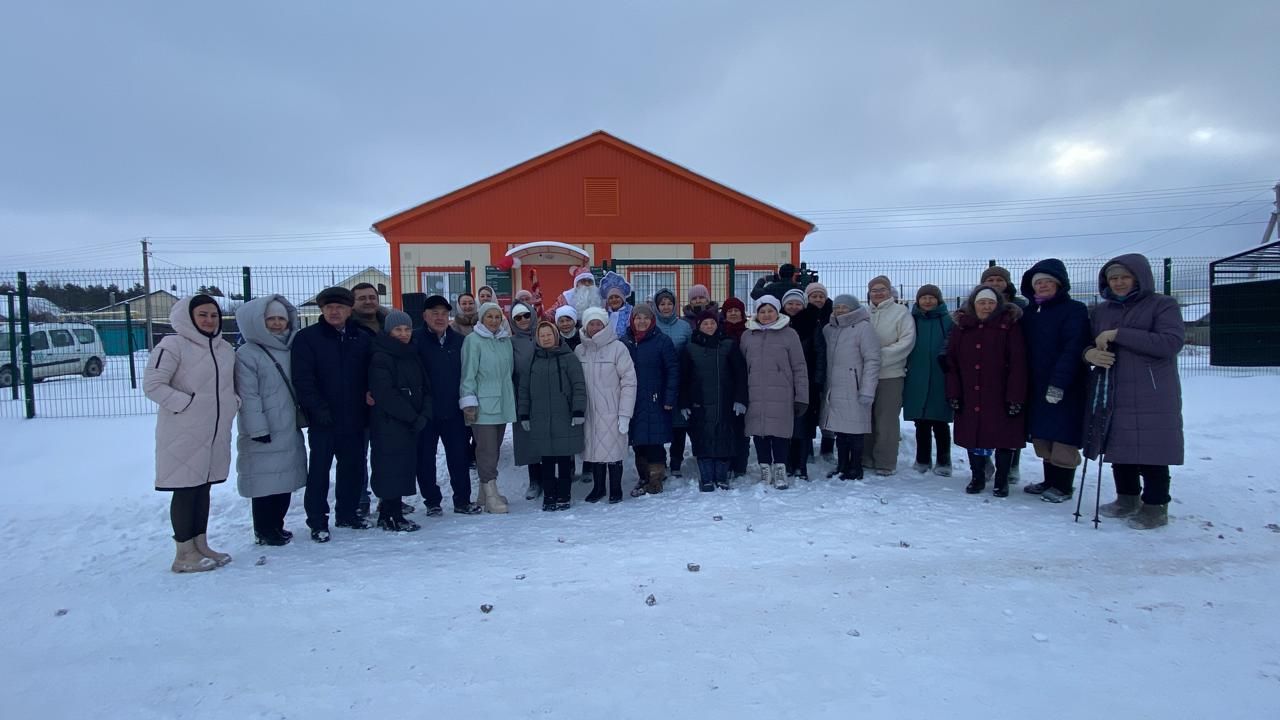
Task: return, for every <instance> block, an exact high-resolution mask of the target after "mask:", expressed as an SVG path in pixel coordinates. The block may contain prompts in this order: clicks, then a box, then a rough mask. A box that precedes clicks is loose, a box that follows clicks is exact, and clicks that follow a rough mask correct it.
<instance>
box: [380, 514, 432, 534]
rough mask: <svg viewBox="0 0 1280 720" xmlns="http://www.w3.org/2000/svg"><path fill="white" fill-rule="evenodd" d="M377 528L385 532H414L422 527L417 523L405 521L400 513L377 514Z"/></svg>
mask: <svg viewBox="0 0 1280 720" xmlns="http://www.w3.org/2000/svg"><path fill="white" fill-rule="evenodd" d="M378 527H380V528H382V529H383V530H386V531H387V532H415V531H417V530H418V529H420V528H421V527H422V526H421V525H419V524H418V523H416V522H414V521H412V520H408V519H405V517H404V515H403V514H401V513H386V514H383V513H382V512H379V513H378Z"/></svg>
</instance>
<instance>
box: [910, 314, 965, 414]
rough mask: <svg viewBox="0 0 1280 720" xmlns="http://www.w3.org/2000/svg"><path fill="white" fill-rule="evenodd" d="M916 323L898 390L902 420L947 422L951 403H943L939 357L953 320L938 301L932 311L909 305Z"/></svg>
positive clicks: (944, 391) (944, 376)
mask: <svg viewBox="0 0 1280 720" xmlns="http://www.w3.org/2000/svg"><path fill="white" fill-rule="evenodd" d="M911 317H912V319H914V320H915V323H916V344H915V347H913V348H911V354H910V355H909V356H907V380H906V384H905V385H904V388H903V392H902V418H903V419H904V420H934V421H936V422H946V423H949V422H951V419H952V413H951V406H950V405H948V404H947V374H946V373H945V372H943V370H942V364H941V363H940V362H939V360H938V359H939V357H941V356H943V355H945V354H946V352H947V335H949V334H950V333H951V327H952V325H954V324H955V323H953V322H952V320H951V313H950V312H949V311H948V310H947V304H946V303H944V302H942V301H941V300H939V301H938V305H937V307H935V308H934V309H932V310H928V311H925V310H922V309H920V304H919V303H916V305H915V307H913V308H911Z"/></svg>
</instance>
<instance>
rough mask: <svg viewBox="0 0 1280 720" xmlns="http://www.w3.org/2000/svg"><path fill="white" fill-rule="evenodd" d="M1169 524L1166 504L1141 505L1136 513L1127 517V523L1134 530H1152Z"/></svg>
mask: <svg viewBox="0 0 1280 720" xmlns="http://www.w3.org/2000/svg"><path fill="white" fill-rule="evenodd" d="M1168 524H1169V506H1168V505H1143V506H1142V509H1141V510H1139V511H1138V514H1136V515H1134V516H1133V517H1131V518H1129V522H1128V525H1129V527H1131V528H1133V529H1134V530H1154V529H1155V528H1158V527H1164V526H1165V525H1168Z"/></svg>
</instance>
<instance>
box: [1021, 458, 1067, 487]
mask: <svg viewBox="0 0 1280 720" xmlns="http://www.w3.org/2000/svg"><path fill="white" fill-rule="evenodd" d="M1072 474H1073V475H1074V474H1075V473H1074V472H1073V473H1072ZM1051 487H1053V466H1052V465H1050V464H1049V462H1048V461H1047V460H1046V461H1045V462H1044V481H1042V482H1038V483H1031V484H1030V485H1023V486H1022V492H1024V493H1030V494H1031V495H1043V494H1044V492H1045V491H1046V490H1048V489H1049V488H1051Z"/></svg>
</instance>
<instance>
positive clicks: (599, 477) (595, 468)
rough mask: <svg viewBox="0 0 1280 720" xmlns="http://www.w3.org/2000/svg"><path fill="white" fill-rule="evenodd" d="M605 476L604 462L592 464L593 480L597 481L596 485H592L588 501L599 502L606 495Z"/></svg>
mask: <svg viewBox="0 0 1280 720" xmlns="http://www.w3.org/2000/svg"><path fill="white" fill-rule="evenodd" d="M604 476H605V466H604V465H603V464H600V465H592V466H591V480H592V481H593V482H594V483H595V487H592V488H591V492H589V493H587V498H586V499H587V502H589V503H597V502H600V498H602V497H604V480H605V478H604Z"/></svg>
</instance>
